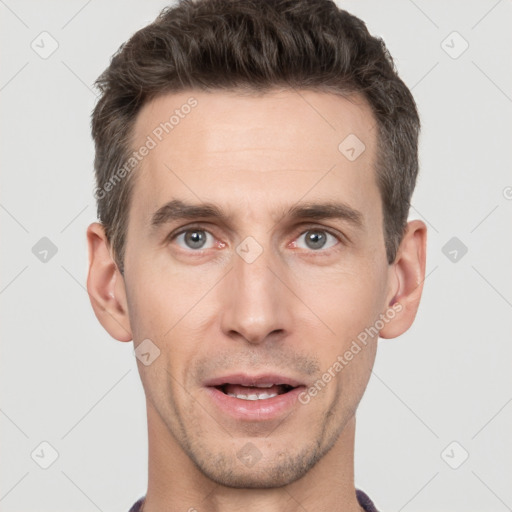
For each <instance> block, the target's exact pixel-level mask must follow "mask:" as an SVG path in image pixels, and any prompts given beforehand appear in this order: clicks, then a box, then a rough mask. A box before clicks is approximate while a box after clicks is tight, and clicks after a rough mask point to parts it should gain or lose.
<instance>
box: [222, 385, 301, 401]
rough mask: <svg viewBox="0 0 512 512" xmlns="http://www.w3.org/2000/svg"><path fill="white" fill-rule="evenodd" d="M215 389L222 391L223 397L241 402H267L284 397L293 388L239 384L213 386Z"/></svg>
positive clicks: (287, 386) (289, 386)
mask: <svg viewBox="0 0 512 512" xmlns="http://www.w3.org/2000/svg"><path fill="white" fill-rule="evenodd" d="M215 388H216V389H218V390H219V391H222V393H224V394H225V395H228V396H232V397H233V398H239V399H241V400H268V399H269V398H274V397H276V396H278V395H284V394H285V393H288V392H289V391H291V390H292V389H295V387H294V386H291V385H289V384H258V385H256V386H243V385H241V384H229V383H226V384H221V385H220V386H215Z"/></svg>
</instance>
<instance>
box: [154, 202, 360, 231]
mask: <svg viewBox="0 0 512 512" xmlns="http://www.w3.org/2000/svg"><path fill="white" fill-rule="evenodd" d="M282 217H283V218H287V219H290V220H296V219H311V220H322V219H339V220H344V221H346V222H348V223H349V224H351V225H353V226H354V227H355V228H357V229H363V227H364V223H363V215H362V213H361V212H360V211H358V210H355V209H354V208H352V207H351V206H349V205H348V204H346V203H343V202H332V201H328V202H322V203H314V202H306V203H304V202H303V203H301V204H299V205H294V206H292V207H290V208H289V209H288V210H287V211H285V212H284V214H283V215H282ZM199 218H208V219H217V220H219V221H222V222H224V223H225V224H229V223H230V220H231V219H232V218H233V215H227V214H226V213H225V212H224V210H223V209H222V208H220V207H219V206H217V205H215V204H213V203H202V204H190V203H185V202H184V201H181V200H179V199H173V200H172V201H169V202H168V203H166V204H165V205H163V206H162V207H161V208H159V209H158V210H157V211H156V212H155V213H154V214H153V216H152V217H151V226H152V227H154V228H158V227H159V226H161V225H163V224H167V223H169V222H172V221H175V220H194V219H199Z"/></svg>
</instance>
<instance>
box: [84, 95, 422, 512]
mask: <svg viewBox="0 0 512 512" xmlns="http://www.w3.org/2000/svg"><path fill="white" fill-rule="evenodd" d="M191 96H193V97H194V98H196V99H197V102H198V105H197V107H195V109H193V110H192V111H191V113H190V114H188V115H187V116H185V117H184V119H181V120H180V123H179V124H178V125H177V126H175V128H174V129H173V130H172V131H170V133H169V134H167V135H166V136H165V138H164V139H163V140H162V141H161V142H160V143H159V144H158V145H157V146H156V147H155V148H154V149H152V150H151V151H150V152H149V154H148V155H147V156H146V157H145V158H144V160H143V161H142V162H141V167H140V168H139V169H138V170H137V171H134V172H136V173H137V174H136V176H135V178H136V181H135V186H134V194H133V198H132V204H131V207H130V212H129V218H128V225H127V244H126V253H125V259H124V264H125V272H124V276H123V275H121V274H120V273H119V271H118V269H117V266H116V264H115V262H114V259H113V257H112V250H111V247H110V246H109V243H108V241H107V240H106V237H105V234H104V230H103V227H102V226H101V224H99V223H93V224H91V225H90V227H89V228H88V231H87V237H88V244H89V259H90V269H89V277H88V282H87V286H88V291H89V295H90V297H91V302H92V305H93V308H94V311H95V313H96V316H97V318H98V319H99V321H100V322H101V324H102V325H103V326H104V328H105V329H106V330H107V331H108V332H109V333H110V334H111V335H112V336H113V337H114V338H116V339H117V340H120V341H123V342H128V341H131V340H132V339H133V340H134V344H135V346H138V344H139V343H141V342H142V340H145V339H147V338H149V339H150V340H151V341H152V342H153V343H154V344H155V345H156V346H157V347H158V348H159V350H160V356H159V357H157V358H156V359H155V360H154V361H153V362H152V363H151V364H150V365H148V366H145V365H144V364H142V363H141V362H140V361H138V368H139V373H140V377H141V380H142V383H143V386H144V390H145V394H146V402H147V419H148V432H149V483H148V492H147V497H146V502H145V505H144V512H156V511H159V510H160V511H161V510H166V511H175V510H176V511H178V510H179V511H186V510H190V509H191V508H192V507H194V508H196V509H197V510H200V511H212V512H213V511H222V512H231V511H240V510H244V511H249V512H250V511H256V510H257V511H269V512H270V511H276V512H277V511H280V512H282V511H286V512H288V511H289V512H292V511H298V510H344V511H348V512H355V511H359V510H361V509H360V507H359V505H358V503H357V500H356V497H355V487H354V474H353V466H354V434H355V413H356V409H357V406H358V404H359V402H360V400H361V397H362V395H363V393H364V390H365V388H366V385H367V383H368V380H369V377H370V374H371V369H372V366H373V363H374V359H375V354H376V348H377V341H378V337H377V336H374V337H373V338H369V339H368V343H367V344H366V345H365V346H363V348H362V350H361V351H360V352H359V353H358V354H357V355H355V356H354V357H353V359H352V360H351V361H350V362H349V363H348V364H347V365H346V366H344V367H343V370H342V371H340V372H338V373H337V374H336V376H335V377H334V378H332V380H331V381H330V382H329V383H328V385H326V386H325V388H324V389H323V390H322V391H321V392H319V393H318V394H317V395H316V396H315V397H312V398H311V400H310V401H309V403H308V404H307V405H302V404H296V405H295V406H294V407H293V409H292V411H291V413H290V414H289V415H287V416H286V417H284V418H279V421H276V420H268V421H259V422H258V421H255V422H249V421H240V420H236V419H234V418H232V417H231V416H229V415H227V414H225V413H223V412H222V411H221V410H220V409H219V408H217V406H216V405H215V404H214V403H213V401H212V400H211V399H210V397H209V394H208V393H207V391H206V389H205V387H204V381H205V379H207V378H212V377H217V376H219V375H227V374H233V373H241V372H242V373H243V372H245V373H250V374H255V373H257V374H261V373H265V372H273V373H281V374H284V375H287V376H291V377H294V378H296V379H297V380H299V381H300V382H302V383H304V384H305V385H306V387H309V386H311V385H312V384H313V383H314V382H315V381H317V379H319V378H321V377H322V374H324V372H326V371H327V370H328V369H329V368H330V367H332V365H333V363H334V362H335V361H336V360H337V357H338V356H339V355H340V354H344V353H345V351H346V350H347V349H348V348H349V347H350V346H351V344H352V342H353V340H355V339H356V337H357V335H358V334H359V333H361V332H362V331H364V330H365V328H367V327H369V326H372V325H374V323H375V321H376V319H378V318H379V315H380V314H386V312H387V311H389V309H390V307H391V306H390V305H391V304H392V303H393V301H394V302H395V303H396V304H400V306H401V309H400V311H399V312H398V313H396V314H395V315H394V318H393V319H391V320H389V321H388V322H387V323H386V324H385V325H384V327H383V328H382V329H381V330H380V333H379V335H380V337H381V338H393V337H396V336H399V335H400V334H402V333H403V332H405V331H406V330H407V329H408V328H409V327H410V325H411V324H412V322H413V320H414V318H415V315H416V312H417V308H418V306H419V302H420V298H421V293H422V288H423V280H424V278H425V257H426V256H425V255H426V226H425V224H424V223H423V222H421V221H419V220H414V221H410V222H409V223H408V226H407V232H406V234H405V236H404V238H403V240H402V243H401V245H400V248H399V251H398V253H397V257H396V259H395V262H394V263H393V264H391V265H389V264H388V263H387V260H386V252H385V245H384V234H383V217H382V201H381V197H380V194H379V190H378V188H377V184H376V178H375V171H374V167H375V148H376V138H375V137H376V129H375V119H374V117H373V115H372V112H371V110H370V108H369V106H368V105H367V104H366V103H365V101H364V100H363V99H362V98H360V97H358V96H353V97H352V98H351V99H350V100H348V99H345V98H341V97H339V96H335V95H332V94H329V93H322V92H313V91H300V93H299V92H297V91H293V90H280V91H273V92H271V93H266V94H264V95H248V94H244V95H242V94H240V93H235V92H233V91H229V92H226V91H222V92H221V91H215V92H210V93H206V92H200V91H186V92H182V93H179V94H176V93H175V94H166V95H163V96H160V97H158V98H156V99H154V100H153V101H151V102H150V103H148V104H146V105H145V106H144V107H143V109H142V110H141V112H140V113H139V115H138V117H137V120H136V125H135V127H134V132H133V134H134V144H133V146H134V148H138V147H140V146H141V145H142V144H144V141H145V140H146V137H147V136H148V135H149V134H151V132H152V131H153V130H154V128H155V127H156V126H158V125H159V123H161V122H163V121H164V120H166V119H168V118H169V116H170V115H171V114H172V112H173V111H174V110H175V109H177V108H180V106H181V105H183V104H184V103H186V101H187V99H188V98H190V97H191ZM351 133H352V134H356V135H357V137H358V138H359V139H360V140H361V141H363V142H364V144H365V146H366V149H365V151H364V152H363V153H362V154H361V155H360V156H359V157H358V158H357V159H356V160H355V161H349V160H348V159H347V158H346V157H345V156H344V155H343V154H342V153H341V152H340V151H339V150H338V145H339V144H340V142H341V141H342V140H343V139H344V138H345V137H346V136H347V135H348V134H351ZM172 199H180V200H182V201H186V202H190V203H194V204H201V203H203V202H212V203H215V204H217V205H219V206H220V207H222V208H223V209H224V210H225V211H226V212H227V213H228V214H231V215H232V218H231V220H230V223H229V225H227V224H225V223H224V222H221V221H219V220H218V219H197V220H194V221H191V220H188V219H182V220H174V221H172V222H170V223H166V224H164V225H160V226H158V227H157V228H156V229H153V228H152V227H151V218H152V215H153V214H154V213H155V212H156V211H157V210H158V209H159V208H160V207H161V206H162V205H164V204H165V203H167V202H168V201H170V200H172ZM305 201H310V202H315V203H316V202H318V203H321V202H325V201H343V202H344V203H346V204H348V205H350V207H352V208H353V209H355V210H358V211H359V212H360V213H361V216H362V221H363V222H362V227H361V228H360V229H358V228H357V227H356V226H354V225H352V224H351V223H350V222H348V221H347V220H345V219H324V220H320V221H317V220H314V221H308V219H302V220H297V219H294V220H290V219H288V218H286V217H284V216H283V213H284V212H285V211H286V209H287V208H289V207H291V206H294V205H296V204H298V203H303V202H305ZM188 226H193V228H191V231H192V232H194V230H198V229H202V230H204V231H202V232H201V233H202V235H203V236H204V237H206V239H207V242H206V246H205V247H206V249H199V250H198V249H196V248H193V247H194V246H193V247H192V248H191V247H190V246H189V245H187V243H186V239H185V238H184V236H183V235H182V236H179V237H178V238H174V239H172V240H169V239H168V236H169V234H172V233H175V232H177V231H179V230H180V229H179V228H184V227H188ZM325 229H327V230H329V231H330V232H331V233H333V234H334V236H331V235H330V234H329V233H327V234H326V233H325V231H322V230H325ZM318 230H320V231H318ZM311 231H313V233H317V234H318V233H319V234H320V236H322V234H323V235H325V240H326V244H325V246H324V247H320V248H319V247H318V246H314V247H313V248H311V246H310V245H308V244H307V243H306V242H307V239H306V235H308V234H311ZM189 233H190V232H189ZM249 236H250V237H253V238H254V239H255V240H256V241H257V243H258V244H259V245H260V247H261V248H262V250H263V252H262V253H261V254H260V255H259V256H258V257H257V258H256V259H255V261H253V262H252V263H248V262H247V261H245V260H244V259H243V258H242V257H240V256H239V254H238V253H237V252H236V249H237V246H238V245H239V244H240V243H241V242H242V241H243V240H244V239H246V237H249ZM336 236H337V237H338V238H336ZM251 250H252V249H251ZM247 443H251V445H250V446H254V447H256V449H257V450H258V452H259V454H260V455H261V458H260V459H259V460H258V462H257V463H255V464H254V465H252V466H251V467H248V466H246V465H245V464H243V463H242V462H241V461H240V459H239V457H238V456H237V455H238V454H239V452H240V450H241V449H243V448H244V446H246V445H247ZM252 449H254V448H252Z"/></svg>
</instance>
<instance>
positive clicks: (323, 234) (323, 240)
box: [297, 229, 338, 250]
mask: <svg viewBox="0 0 512 512" xmlns="http://www.w3.org/2000/svg"><path fill="white" fill-rule="evenodd" d="M302 237H305V244H306V247H304V246H301V245H300V244H299V243H298V242H297V247H301V248H302V249H313V250H318V249H329V248H330V247H333V246H334V245H336V244H337V242H338V240H337V239H336V237H335V236H334V235H331V234H330V233H329V232H328V231H324V230H322V229H310V230H308V231H305V232H304V233H302V235H301V236H300V237H299V238H298V239H297V240H300V239H301V238H302ZM329 239H330V241H329ZM326 244H327V246H326Z"/></svg>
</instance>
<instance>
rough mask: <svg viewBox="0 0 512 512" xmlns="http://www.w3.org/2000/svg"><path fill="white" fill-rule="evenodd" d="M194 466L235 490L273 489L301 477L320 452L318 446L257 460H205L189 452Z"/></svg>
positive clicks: (219, 455)
mask: <svg viewBox="0 0 512 512" xmlns="http://www.w3.org/2000/svg"><path fill="white" fill-rule="evenodd" d="M189 455H190V456H191V458H192V460H193V461H194V463H195V465H196V467H197V469H199V471H201V473H203V475H205V476H206V477H207V478H209V479H210V480H212V481H213V482H215V483H216V484H219V485H222V486H224V487H231V488H235V489H273V488H278V487H283V486H285V485H289V484H291V483H293V482H295V481H297V480H299V479H300V478H302V477H303V476H304V475H305V474H306V473H307V472H308V471H309V470H310V469H311V468H312V467H313V466H314V465H315V464H316V463H317V462H318V461H319V460H320V459H321V458H322V456H323V455H324V453H321V452H319V450H318V447H317V446H315V447H311V446H308V447H305V448H304V449H303V450H302V451H300V452H298V453H295V454H290V453H280V454H264V455H262V456H261V459H259V460H257V461H254V460H252V461H251V460H248V461H247V462H246V463H244V462H243V457H239V456H236V455H235V456H228V455H226V454H224V453H217V454H215V455H213V454H212V452H211V451H210V457H209V458H208V459H207V460H206V459H204V458H203V457H197V456H196V455H197V454H189Z"/></svg>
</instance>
